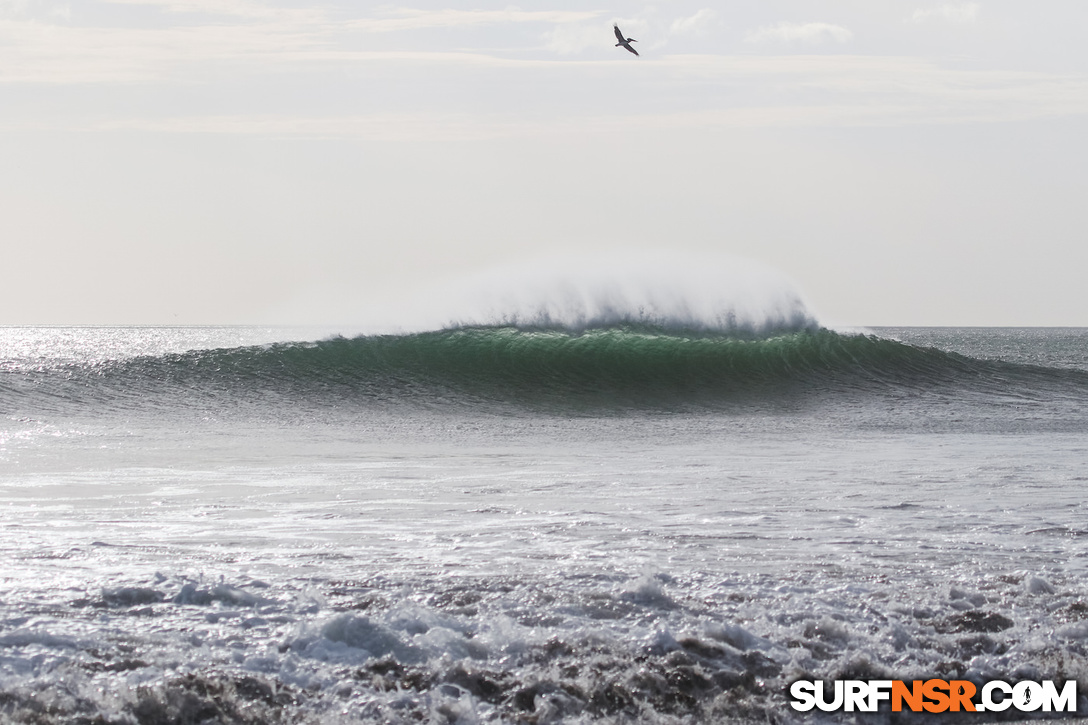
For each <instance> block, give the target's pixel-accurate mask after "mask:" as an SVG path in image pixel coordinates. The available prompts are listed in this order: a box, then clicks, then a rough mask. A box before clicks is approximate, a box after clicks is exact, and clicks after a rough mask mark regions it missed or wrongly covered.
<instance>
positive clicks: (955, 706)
mask: <svg viewBox="0 0 1088 725" xmlns="http://www.w3.org/2000/svg"><path fill="white" fill-rule="evenodd" d="M829 689H830V690H831V691H830V692H826V691H825V688H824V682H823V681H821V680H815V681H814V680H798V681H797V682H794V683H793V684H792V685H790V695H791V697H792V702H790V705H791V706H792V707H793V709H794V710H798V711H799V712H809V711H810V710H812V709H813V708H817V709H819V710H823V711H824V712H833V711H835V710H845V711H846V712H876V711H877V710H878V709H879V708H880V705H881V703H883V702H887V703H889V705H890V707H891V711H892V712H902V711H903V710H904V709H906V710H910V711H911V712H1002V711H1004V710H1008V709H1009V708H1010V707H1011V708H1014V709H1016V710H1019V711H1021V712H1035V711H1036V710H1041V711H1043V712H1076V708H1077V682H1076V680H1069V681H1068V682H1066V683H1065V684H1064V685H1063V686H1062V687H1061V689H1059V688H1058V686H1057V685H1056V684H1055V683H1054V682H1053V681H1052V680H1043V681H1042V682H1034V681H1030V680H1026V681H1023V682H1017V683H1016V684H1015V685H1012V684H1009V683H1008V682H1002V681H1000V680H993V681H991V682H987V683H986V684H985V685H983V686H982V687H981V688H977V687H975V685H974V683H972V682H968V681H967V680H913V681H911V682H909V683H908V682H904V681H903V680H835V681H834V683H833V686H832V688H829Z"/></svg>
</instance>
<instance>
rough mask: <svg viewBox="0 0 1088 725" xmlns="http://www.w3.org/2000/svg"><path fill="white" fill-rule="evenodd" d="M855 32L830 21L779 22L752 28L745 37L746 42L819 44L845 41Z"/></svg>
mask: <svg viewBox="0 0 1088 725" xmlns="http://www.w3.org/2000/svg"><path fill="white" fill-rule="evenodd" d="M853 37H854V34H853V33H851V32H850V31H849V30H847V29H846V28H844V27H842V26H841V25H832V24H830V23H779V24H778V25H768V26H764V27H762V28H759V29H758V30H750V31H748V33H747V34H746V35H745V37H744V41H745V42H746V43H807V44H818V43H823V42H825V41H828V40H832V41H834V42H836V43H845V42H847V41H848V40H850V39H851V38H853Z"/></svg>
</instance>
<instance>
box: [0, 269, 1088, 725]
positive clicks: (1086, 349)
mask: <svg viewBox="0 0 1088 725" xmlns="http://www.w3.org/2000/svg"><path fill="white" fill-rule="evenodd" d="M662 266H663V265H658V264H655V265H651V266H650V267H647V268H646V269H645V270H643V271H642V272H638V273H633V272H630V270H628V273H627V274H625V275H623V276H622V282H615V283H613V282H610V281H609V279H608V278H603V277H601V275H599V274H596V275H594V274H580V275H578V274H576V275H570V274H566V275H564V274H563V271H562V269H557V270H550V271H549V270H544V271H542V272H540V273H539V274H537V275H536V276H535V277H534V278H533V280H530V281H526V280H525V279H524V278H523V279H521V280H519V281H518V283H517V284H514V285H508V287H507V288H506V289H502V288H501V285H495V284H493V283H479V282H474V283H473V286H472V287H473V289H490V290H492V291H495V290H499V293H497V294H493V295H491V297H490V299H487V300H480V299H478V298H477V299H472V300H470V301H468V302H458V303H457V304H454V303H453V302H449V304H446V305H444V306H443V309H442V310H441V311H440V312H441V314H437V317H436V318H435V320H427V319H425V316H424V315H417V316H414V317H412V319H411V320H409V319H408V318H409V317H411V316H406V317H405V318H404V320H402V321H401V323H400V324H399V325H393V326H389V325H386V326H385V327H383V328H382V329H374V330H370V331H368V332H367V334H362V335H356V334H354V333H352V332H348V334H343V335H337V334H334V333H335V332H337V331H336V330H323V331H315V330H299V329H285V328H260V327H199V328H195V327H190V328H186V327H160V328H146V327H145V328H111V327H89V328H57V327H52V328H49V327H37V328H33V327H7V328H0V405H2V408H0V411H2V417H0V511H2V512H3V516H2V525H0V555H2V561H3V565H2V568H0V720H3V721H4V722H13V723H117V724H120V723H125V724H131V723H141V724H146V723H204V722H212V723H220V722H222V723H265V722H285V723H286V722H291V723H296V722H299V723H360V722H389V723H409V722H412V723H415V722H434V723H514V722H524V723H530V722H531V723H596V722H616V723H619V722H644V723H680V722H749V721H750V722H794V721H798V722H799V721H807V720H810V719H813V717H811V716H802V715H800V714H799V713H795V712H794V711H793V710H792V709H791V708H790V707H789V704H788V698H787V688H788V685H789V684H790V683H791V682H793V681H795V680H797V679H823V680H833V679H840V678H855V679H857V678H861V679H865V678H880V679H905V680H910V679H928V678H931V677H941V678H958V679H968V680H972V681H974V682H977V683H982V682H985V681H988V680H992V679H1004V680H1008V681H1016V680H1020V679H1058V680H1066V679H1070V678H1075V679H1078V680H1079V682H1080V683H1081V685H1080V692H1081V693H1082V694H1083V693H1088V670H1086V664H1088V651H1086V645H1088V579H1086V577H1085V574H1086V571H1085V569H1086V563H1088V546H1086V542H1088V536H1086V533H1088V529H1086V528H1085V521H1086V520H1088V519H1086V513H1088V504H1086V503H1085V498H1084V495H1083V490H1084V485H1085V481H1088V468H1086V466H1085V462H1086V460H1088V456H1086V451H1088V443H1086V441H1088V437H1086V435H1085V434H1086V433H1088V330H1083V329H1013V328H1010V329H967V328H878V329H871V330H865V331H852V332H846V331H834V330H831V329H827V328H826V327H825V326H822V325H820V324H819V323H818V322H817V321H816V319H815V317H814V316H813V315H812V314H810V313H809V312H808V307H807V306H806V305H805V303H804V301H803V300H802V299H801V298H800V296H798V295H796V294H795V293H794V292H793V291H792V289H791V288H790V287H789V286H788V285H787V284H784V283H781V282H780V281H777V280H775V279H772V278H771V277H768V276H767V275H763V274H762V273H760V274H754V273H752V272H751V270H748V271H746V272H745V273H744V274H743V275H742V277H743V280H742V281H744V284H743V285H742V284H739V282H738V283H735V284H725V283H724V282H728V281H729V280H724V282H723V279H722V277H721V275H720V274H719V273H718V272H716V271H713V270H710V271H705V272H700V273H699V274H695V273H692V272H690V271H689V272H688V273H687V277H686V278H685V279H684V281H683V285H680V286H678V285H677V283H676V282H675V280H673V279H672V277H670V273H669V272H668V271H667V270H664V271H663V270H662V269H661V267H662ZM651 267H653V271H650V270H651ZM556 279H559V280H561V281H560V282H556V281H555V280H556ZM612 279H616V278H612ZM700 280H702V281H700ZM734 282H736V280H734ZM722 289H729V290H731V291H730V292H729V294H728V295H724V294H723V293H722V292H721V291H720V290H722ZM677 290H682V292H678V291H677ZM444 299H446V300H447V301H449V300H452V297H444ZM438 318H442V319H438ZM1078 708H1079V712H1086V711H1088V701H1085V700H1084V698H1083V697H1082V698H1081V700H1080V701H1079V702H1078ZM865 717H869V718H870V719H871V720H872V721H874V722H878V721H879V722H887V721H889V718H890V714H889V713H878V714H877V715H874V716H863V717H859V716H857V715H856V714H854V713H850V714H845V713H840V714H834V713H829V714H821V715H820V718H822V719H825V720H829V721H854V720H855V719H865ZM957 717H959V718H960V719H964V720H966V719H970V720H972V721H973V722H985V721H987V720H986V718H987V717H988V718H991V719H992V718H998V717H1000V716H999V715H998V714H997V713H994V714H990V715H987V716H981V715H971V714H966V715H960V716H956V715H947V714H946V715H941V716H930V718H931V719H934V720H937V719H939V720H941V721H955V720H956V719H957ZM909 719H911V720H925V719H926V718H925V717H924V716H912V717H911V718H909ZM1005 719H1007V718H1005Z"/></svg>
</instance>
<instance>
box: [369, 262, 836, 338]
mask: <svg viewBox="0 0 1088 725" xmlns="http://www.w3.org/2000/svg"><path fill="white" fill-rule="evenodd" d="M627 325H637V326H640V327H652V328H656V329H661V330H685V331H699V330H702V331H713V332H725V333H734V334H749V335H757V336H759V335H767V334H773V333H777V332H794V331H799V330H806V329H815V328H817V327H818V326H819V324H818V322H817V320H816V317H815V315H814V314H813V313H812V312H811V311H810V309H809V306H808V305H807V304H806V303H805V301H804V299H803V297H802V295H801V294H800V292H798V291H797V289H796V287H795V286H794V284H793V283H792V282H791V281H790V280H789V279H788V278H787V277H786V276H785V275H783V274H782V273H780V272H778V271H777V270H775V269H773V268H771V267H768V266H766V265H763V264H760V263H758V262H754V261H751V260H747V259H742V258H739V257H728V256H721V255H714V256H690V255H683V254H671V253H669V254H666V253H656V254H644V253H643V254H632V253H622V254H621V253H615V254H613V255H610V256H606V257H592V256H590V257H577V258H554V259H549V260H544V261H539V262H535V263H523V264H519V265H510V266H506V267H499V268H494V269H490V270H488V271H485V272H482V273H480V274H477V275H474V276H471V277H468V278H465V279H461V280H457V281H455V282H452V283H450V284H448V285H445V286H443V287H440V288H437V289H432V290H430V291H429V292H428V294H425V295H420V296H417V297H416V298H415V299H413V300H410V301H407V302H405V303H403V304H397V305H393V306H392V309H390V307H389V306H386V307H385V311H384V312H382V313H373V314H372V319H371V320H370V321H369V322H368V323H367V324H366V325H364V326H363V328H362V329H361V330H360V331H361V332H364V333H369V334H375V333H404V332H426V331H434V330H442V329H450V328H460V327H495V326H504V327H517V328H535V329H540V328H545V329H564V330H569V331H582V330H586V329H593V328H605V327H615V326H627Z"/></svg>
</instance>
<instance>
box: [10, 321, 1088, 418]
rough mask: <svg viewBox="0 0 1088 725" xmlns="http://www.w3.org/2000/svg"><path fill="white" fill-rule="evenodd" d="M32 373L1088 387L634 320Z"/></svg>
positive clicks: (523, 400) (844, 340)
mask: <svg viewBox="0 0 1088 725" xmlns="http://www.w3.org/2000/svg"><path fill="white" fill-rule="evenodd" d="M31 382H33V384H32V385H29V386H28V385H27V384H25V381H24V384H22V385H19V386H17V387H18V388H19V389H18V390H15V391H12V390H11V389H9V391H8V394H9V396H10V394H12V393H13V392H14V393H16V394H22V395H31V394H37V395H45V394H48V395H49V397H50V398H51V399H52V400H55V401H56V400H68V401H71V402H73V403H78V402H80V401H82V402H88V403H90V402H93V403H95V404H104V405H110V406H116V407H126V406H140V405H143V404H144V403H145V402H146V401H153V402H155V403H157V404H164V405H169V404H171V403H172V402H173V403H178V404H186V405H188V404H193V403H194V402H195V403H200V401H205V402H206V401H208V400H215V401H219V402H220V403H222V402H224V401H246V400H250V401H253V400H260V401H263V402H264V403H268V404H272V403H276V404H278V403H306V404H311V405H317V406H320V405H337V406H342V405H345V404H349V403H358V404H362V405H368V404H370V405H386V404H397V403H406V404H413V405H423V406H427V407H433V406H443V405H456V406H479V405H484V406H494V405H500V406H501V405H524V406H531V407H544V408H549V409H556V410H581V409H597V408H602V407H603V408H633V409H639V408H666V409H677V408H679V409H690V408H692V407H711V408H720V407H723V406H724V407H729V406H731V405H736V404H744V405H745V406H752V405H755V406H760V405H764V404H765V405H769V406H774V405H778V404H780V403H783V402H786V403H789V402H791V401H798V400H806V399H810V398H812V397H813V396H822V397H826V396H833V397H836V396H837V397H845V396H858V395H872V394H892V395H899V396H903V395H911V394H914V393H916V392H918V391H922V392H930V391H935V390H944V391H952V392H958V393H960V394H963V393H970V394H981V395H1004V394H1006V393H1007V391H1008V390H1009V389H1010V386H1011V388H1012V389H1016V390H1020V391H1021V392H1023V393H1024V394H1031V391H1033V390H1034V391H1039V390H1044V389H1046V390H1050V391H1053V390H1063V391H1065V392H1067V393H1071V394H1074V395H1084V394H1085V391H1088V374H1085V373H1080V372H1075V371H1058V370H1050V369H1047V368H1030V367H1026V366H1017V365H1012V364H1006V363H995V362H983V361H979V360H972V359H970V358H964V357H961V356H958V355H955V354H950V353H944V352H941V351H938V350H934V349H928V348H917V347H911V346H909V345H905V344H902V343H899V342H895V341H892V340H886V339H881V338H877V337H873V336H867V335H845V334H839V333H836V332H832V331H830V330H826V329H816V330H795V331H791V332H785V333H782V334H777V335H770V336H766V337H755V336H744V335H736V334H715V333H706V332H691V333H681V332H676V331H664V330H660V329H654V328H646V327H641V328H640V327H634V326H621V327H610V328H602V329H591V330H585V331H582V332H572V331H569V330H558V329H518V328H513V327H473V328H461V329H452V330H444V331H438V332H427V333H419V334H413V335H399V336H398V335H383V336H372V337H359V338H354V339H344V338H336V339H331V340H325V341H321V342H313V343H284V344H276V345H271V346H267V347H247V348H235V349H228V350H212V351H202V352H192V353H186V354H181V355H168V356H162V357H145V358H136V359H132V360H128V361H124V362H120V363H113V364H108V365H105V366H100V367H97V368H93V369H78V370H64V371H54V373H53V374H51V375H45V376H42V377H40V378H39V379H37V380H34V381H31ZM0 384H2V383H0ZM1025 391H1026V392H1025ZM0 397H2V395H0Z"/></svg>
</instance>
